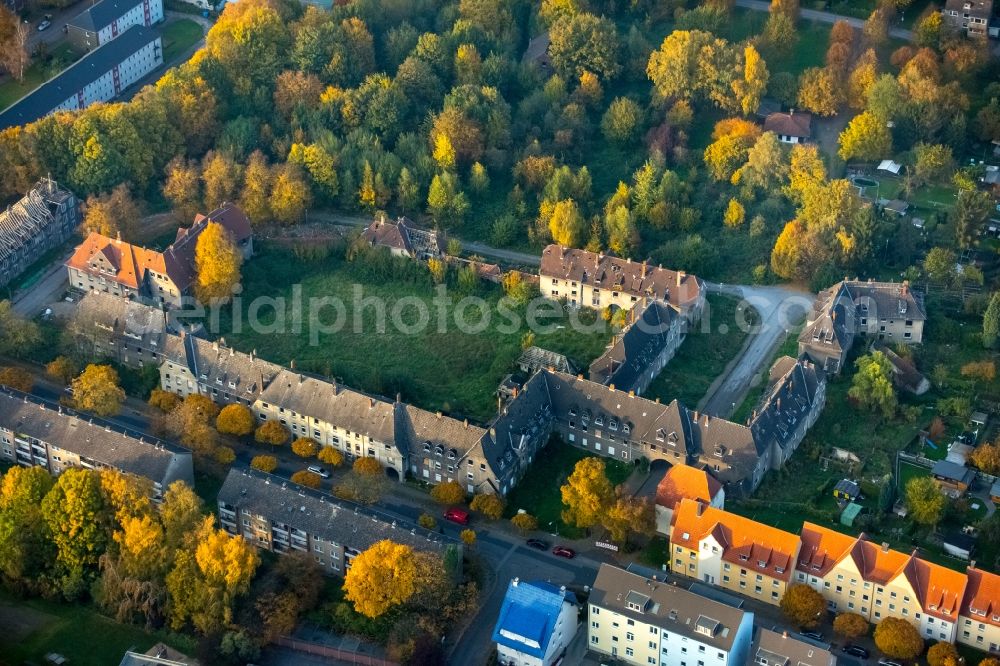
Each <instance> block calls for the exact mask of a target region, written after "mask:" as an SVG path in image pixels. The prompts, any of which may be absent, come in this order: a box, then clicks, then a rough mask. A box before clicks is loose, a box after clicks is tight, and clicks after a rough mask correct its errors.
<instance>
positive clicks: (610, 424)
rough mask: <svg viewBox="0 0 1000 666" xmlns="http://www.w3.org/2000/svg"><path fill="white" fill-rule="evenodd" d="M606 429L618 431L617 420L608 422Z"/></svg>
mask: <svg viewBox="0 0 1000 666" xmlns="http://www.w3.org/2000/svg"><path fill="white" fill-rule="evenodd" d="M608 427H609V428H610V429H612V430H618V419H611V420H610V421H608Z"/></svg>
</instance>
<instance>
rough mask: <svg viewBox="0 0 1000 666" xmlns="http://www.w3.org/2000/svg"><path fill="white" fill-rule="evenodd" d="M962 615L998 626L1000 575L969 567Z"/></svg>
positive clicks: (999, 622) (999, 615)
mask: <svg viewBox="0 0 1000 666" xmlns="http://www.w3.org/2000/svg"><path fill="white" fill-rule="evenodd" d="M968 577H969V584H968V587H967V588H966V592H965V601H964V602H963V603H962V615H964V616H966V617H969V618H975V619H977V620H978V621H980V622H982V623H984V624H991V625H993V626H994V627H1000V576H998V575H997V574H995V573H990V572H989V571H983V570H982V569H975V568H973V567H969V569H968Z"/></svg>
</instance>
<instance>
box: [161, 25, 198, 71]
mask: <svg viewBox="0 0 1000 666" xmlns="http://www.w3.org/2000/svg"><path fill="white" fill-rule="evenodd" d="M161 32H162V36H163V62H166V63H169V62H170V61H171V60H173V59H174V58H176V57H177V56H179V55H180V54H182V53H184V51H186V50H187V49H188V48H190V47H191V46H192V45H193V44H194V43H195V42H197V41H198V40H199V39H201V38H202V36H203V35H204V34H205V31H204V30H203V29H202V27H201V24H200V23H198V22H197V21H192V20H191V19H180V20H178V21H174V22H173V23H169V24H167V25H166V26H165V27H164V28H163V30H162V31H161Z"/></svg>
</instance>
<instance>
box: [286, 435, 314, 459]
mask: <svg viewBox="0 0 1000 666" xmlns="http://www.w3.org/2000/svg"><path fill="white" fill-rule="evenodd" d="M318 452H319V444H317V443H316V442H315V441H314V440H312V439H310V438H308V437H299V438H298V439H297V440H295V441H294V442H292V453H294V454H295V455H297V456H298V457H300V458H312V457H313V456H315V455H316V454H317V453H318Z"/></svg>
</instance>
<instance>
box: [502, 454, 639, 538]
mask: <svg viewBox="0 0 1000 666" xmlns="http://www.w3.org/2000/svg"><path fill="white" fill-rule="evenodd" d="M590 457H593V456H592V455H591V454H590V453H588V452H587V451H584V450H583V449H578V448H576V447H575V446H570V445H569V444H566V443H564V442H563V441H561V440H560V439H558V438H556V437H553V438H552V439H551V440H550V441H549V443H548V445H547V446H546V447H545V448H544V449H542V450H541V451H540V452H539V453H538V456H537V457H536V458H535V461H534V462H533V463H532V464H531V467H529V468H528V472H527V474H525V475H524V478H522V479H521V480H520V481H518V483H517V485H516V486H515V487H514V490H512V491H511V492H510V494H509V495H508V496H507V510H506V516H507V517H510V516H513V515H514V514H516V513H517V511H518V509H524V510H525V511H527V512H528V513H530V514H531V515H533V516H535V517H536V518H538V528H539V529H541V530H544V531H546V532H549V533H558V534H560V535H561V536H564V537H566V538H569V539H578V538H581V537H583V536H584V533H583V530H581V529H579V528H576V527H573V526H572V525H566V524H564V523H563V522H562V519H561V518H560V517H559V516H560V513H561V512H562V508H563V506H562V496H561V494H560V491H559V488H560V487H561V486H562V485H563V483H564V482H565V481H566V478H567V477H569V475H570V474H571V473H572V472H573V467H574V466H575V465H576V463H578V462H579V461H581V460H583V459H584V458H590ZM603 460H604V461H605V462H606V463H607V467H606V470H607V475H608V479H609V480H610V481H611V483H612V484H614V485H618V484H619V483H622V482H623V481H625V479H627V478H628V476H629V474H631V472H632V465H629V464H626V463H623V462H621V461H619V460H611V459H607V458H604V459H603Z"/></svg>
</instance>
